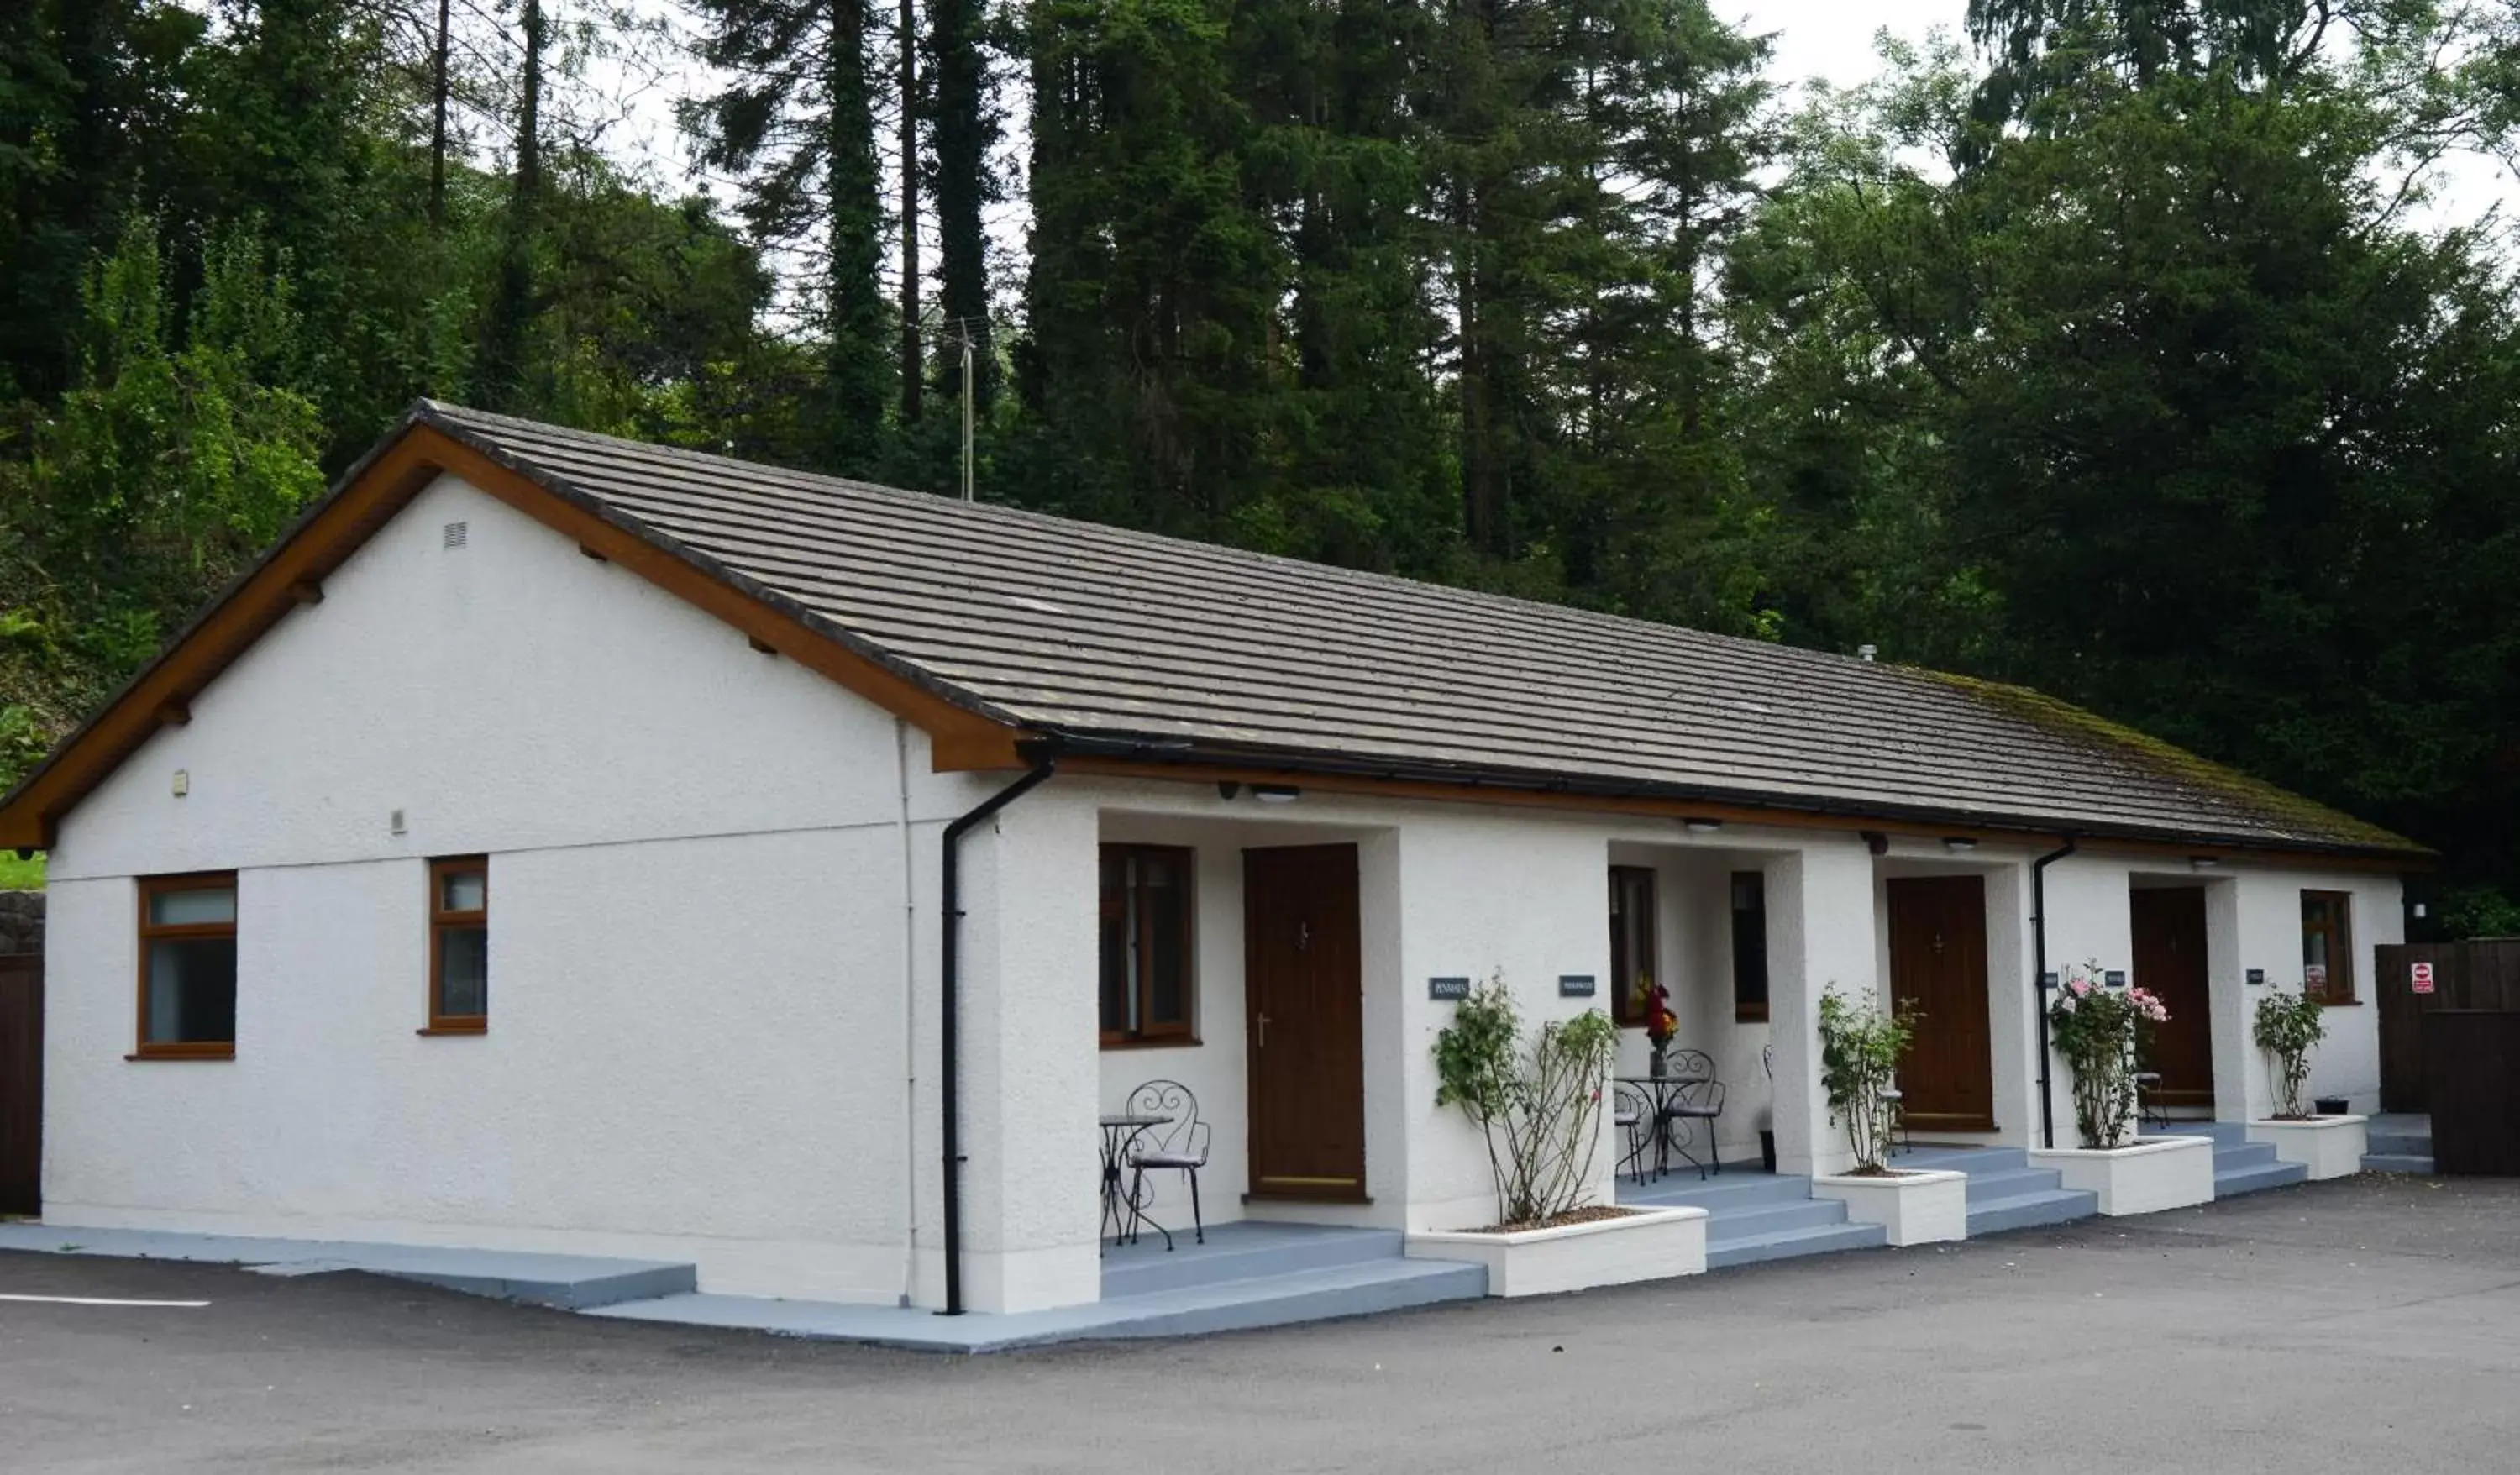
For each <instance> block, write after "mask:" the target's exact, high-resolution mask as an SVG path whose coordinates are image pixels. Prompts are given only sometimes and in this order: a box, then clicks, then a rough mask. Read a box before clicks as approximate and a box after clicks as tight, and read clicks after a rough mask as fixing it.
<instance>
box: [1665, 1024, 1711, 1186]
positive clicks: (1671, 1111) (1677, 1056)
mask: <svg viewBox="0 0 2520 1475" xmlns="http://www.w3.org/2000/svg"><path fill="white" fill-rule="evenodd" d="M1664 1058H1665V1060H1666V1061H1667V1062H1668V1063H1669V1066H1670V1074H1669V1076H1667V1077H1666V1078H1665V1080H1664V1083H1663V1105H1662V1120H1663V1131H1664V1132H1665V1133H1666V1134H1667V1135H1668V1137H1669V1139H1670V1140H1671V1142H1672V1145H1673V1146H1674V1148H1675V1149H1677V1150H1678V1151H1679V1153H1680V1155H1681V1156H1682V1157H1683V1158H1684V1159H1686V1160H1687V1161H1688V1162H1689V1163H1691V1164H1692V1165H1694V1166H1695V1167H1696V1169H1697V1176H1698V1177H1699V1178H1700V1179H1703V1178H1705V1177H1706V1168H1707V1165H1706V1163H1701V1162H1698V1160H1697V1154H1696V1153H1694V1152H1692V1151H1690V1150H1689V1143H1690V1142H1691V1141H1692V1140H1694V1138H1695V1131H1694V1129H1693V1127H1692V1125H1691V1124H1693V1123H1698V1122H1703V1123H1705V1124H1706V1156H1707V1159H1708V1161H1710V1162H1712V1163H1713V1164H1714V1165H1715V1171H1716V1172H1717V1173H1719V1174H1720V1173H1722V1172H1723V1171H1724V1153H1723V1149H1722V1148H1721V1147H1719V1146H1718V1145H1717V1144H1716V1140H1715V1136H1716V1130H1717V1125H1718V1123H1719V1122H1720V1121H1721V1120H1722V1118H1723V1116H1724V1083H1723V1082H1721V1081H1719V1080H1717V1079H1715V1057H1714V1056H1712V1055H1710V1054H1708V1053H1707V1052H1706V1051H1704V1050H1670V1051H1667V1052H1666V1053H1665V1055H1664Z"/></svg>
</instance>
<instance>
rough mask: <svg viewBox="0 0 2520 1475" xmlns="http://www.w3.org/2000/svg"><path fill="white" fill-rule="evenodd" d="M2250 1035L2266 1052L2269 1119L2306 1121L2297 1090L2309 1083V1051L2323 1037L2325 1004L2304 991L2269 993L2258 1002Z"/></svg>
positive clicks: (2325, 1019)
mask: <svg viewBox="0 0 2520 1475" xmlns="http://www.w3.org/2000/svg"><path fill="white" fill-rule="evenodd" d="M2250 1036H2251V1038H2253V1039H2255V1040H2256V1041H2257V1045H2258V1049H2260V1050H2265V1051H2266V1052H2267V1084H2268V1085H2270V1086H2272V1087H2273V1088H2274V1097H2275V1111H2274V1117H2273V1120H2275V1121H2278V1122H2302V1121H2308V1120H2309V1119H2310V1113H2309V1112H2307V1111H2304V1110H2303V1109H2302V1105H2301V1093H2302V1088H2303V1087H2305V1086H2308V1085H2309V1084H2310V1052H2311V1051H2312V1050H2316V1049H2318V1042H2319V1041H2321V1040H2324V1039H2326V1038H2327V1006H2325V1005H2322V1004H2320V1003H2319V1002H2318V1000H2316V999H2313V998H2311V997H2310V996H2309V995H2308V994H2306V993H2303V994H2284V993H2274V994H2269V995H2267V996H2266V997H2265V998H2263V999H2261V1000H2259V1001H2258V1017H2257V1020H2256V1022H2255V1024H2254V1025H2253V1027H2252V1028H2251V1030H2250Z"/></svg>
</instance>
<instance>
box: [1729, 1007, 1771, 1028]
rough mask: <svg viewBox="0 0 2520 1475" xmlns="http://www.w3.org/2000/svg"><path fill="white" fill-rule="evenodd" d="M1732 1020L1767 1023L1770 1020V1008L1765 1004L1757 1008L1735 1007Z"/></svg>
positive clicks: (1738, 1022) (1735, 1021)
mask: <svg viewBox="0 0 2520 1475" xmlns="http://www.w3.org/2000/svg"><path fill="white" fill-rule="evenodd" d="M1767 1022H1768V1010H1767V1008H1766V1007H1765V1006H1761V1007H1759V1008H1755V1009H1746V1008H1735V1009H1733V1023H1735V1024H1765V1023H1767Z"/></svg>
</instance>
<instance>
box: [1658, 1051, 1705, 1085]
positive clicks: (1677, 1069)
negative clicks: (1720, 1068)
mask: <svg viewBox="0 0 2520 1475" xmlns="http://www.w3.org/2000/svg"><path fill="white" fill-rule="evenodd" d="M1662 1058H1663V1074H1664V1075H1666V1076H1667V1077H1669V1078H1670V1079H1672V1080H1674V1081H1712V1080H1714V1079H1715V1057H1714V1056H1713V1055H1710V1054H1708V1053H1707V1052H1706V1051H1704V1050H1664V1051H1663V1052H1662Z"/></svg>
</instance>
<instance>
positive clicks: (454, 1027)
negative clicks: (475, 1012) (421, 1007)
mask: <svg viewBox="0 0 2520 1475" xmlns="http://www.w3.org/2000/svg"><path fill="white" fill-rule="evenodd" d="M489 1032H490V1021H489V1020H487V1019H440V1020H436V1021H434V1022H433V1023H431V1024H430V1025H429V1026H428V1027H427V1028H426V1029H416V1030H413V1031H412V1033H413V1034H415V1035H420V1036H423V1037H427V1036H429V1035H486V1034H488V1033H489Z"/></svg>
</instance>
